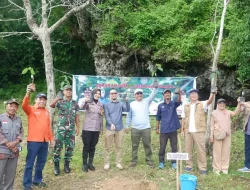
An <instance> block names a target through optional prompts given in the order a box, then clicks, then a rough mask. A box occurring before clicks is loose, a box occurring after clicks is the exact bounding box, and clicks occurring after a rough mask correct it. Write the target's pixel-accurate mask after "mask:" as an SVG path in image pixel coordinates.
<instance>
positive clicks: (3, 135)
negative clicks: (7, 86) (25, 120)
mask: <svg viewBox="0 0 250 190" xmlns="http://www.w3.org/2000/svg"><path fill="white" fill-rule="evenodd" d="M18 105H19V103H18V102H17V100H16V99H10V100H8V101H7V104H6V112H5V113H4V114H1V115H0V188H1V189H6V190H7V189H13V184H14V180H15V175H16V168H17V160H18V157H19V151H20V149H21V148H20V145H19V143H20V142H21V141H22V139H23V127H22V120H21V118H20V117H19V116H17V115H16V112H17V110H18Z"/></svg>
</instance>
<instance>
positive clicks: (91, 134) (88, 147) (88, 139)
mask: <svg viewBox="0 0 250 190" xmlns="http://www.w3.org/2000/svg"><path fill="white" fill-rule="evenodd" d="M99 134H100V132H99V131H85V130H83V131H82V142H83V150H82V158H83V164H87V162H89V163H92V162H93V159H94V155H95V147H96V145H97V143H98V140H99Z"/></svg>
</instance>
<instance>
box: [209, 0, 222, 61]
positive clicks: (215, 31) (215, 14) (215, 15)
mask: <svg viewBox="0 0 250 190" xmlns="http://www.w3.org/2000/svg"><path fill="white" fill-rule="evenodd" d="M219 1H220V0H218V1H217V4H216V8H215V11H214V35H213V38H212V40H211V41H210V46H211V48H212V52H213V56H215V51H214V46H213V42H214V38H215V36H216V34H217V30H216V27H217V26H216V25H217V24H216V18H217V9H218V5H219Z"/></svg>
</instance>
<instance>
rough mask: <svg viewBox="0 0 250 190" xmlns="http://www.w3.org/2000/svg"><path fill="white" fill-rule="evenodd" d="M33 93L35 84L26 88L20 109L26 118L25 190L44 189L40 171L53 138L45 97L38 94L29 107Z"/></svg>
mask: <svg viewBox="0 0 250 190" xmlns="http://www.w3.org/2000/svg"><path fill="white" fill-rule="evenodd" d="M34 91H35V84H33V83H32V84H30V85H28V86H27V89H26V95H25V96H24V98H23V104H22V108H23V111H24V112H25V113H26V115H27V117H28V137H27V157H26V165H25V169H24V176H23V186H24V189H25V190H31V189H32V187H31V186H32V185H34V186H39V187H45V186H46V183H44V182H43V175H42V171H43V168H44V166H45V163H46V160H47V155H48V142H51V146H53V145H54V137H53V133H52V130H51V128H50V114H49V111H48V110H47V109H46V108H45V106H46V102H47V96H46V94H45V93H42V92H41V93H38V94H37V95H36V98H35V105H34V106H31V105H29V100H30V94H31V92H34ZM35 160H36V166H35V175H34V179H33V180H32V171H33V166H34V162H35Z"/></svg>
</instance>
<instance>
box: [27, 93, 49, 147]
mask: <svg viewBox="0 0 250 190" xmlns="http://www.w3.org/2000/svg"><path fill="white" fill-rule="evenodd" d="M22 108H23V111H24V112H25V113H26V115H27V116H28V137H27V141H32V142H49V141H53V140H54V136H53V134H52V130H51V128H50V115H49V111H48V110H47V109H46V108H40V107H38V106H36V105H34V106H31V105H29V97H26V96H25V97H24V99H23V104H22Z"/></svg>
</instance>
